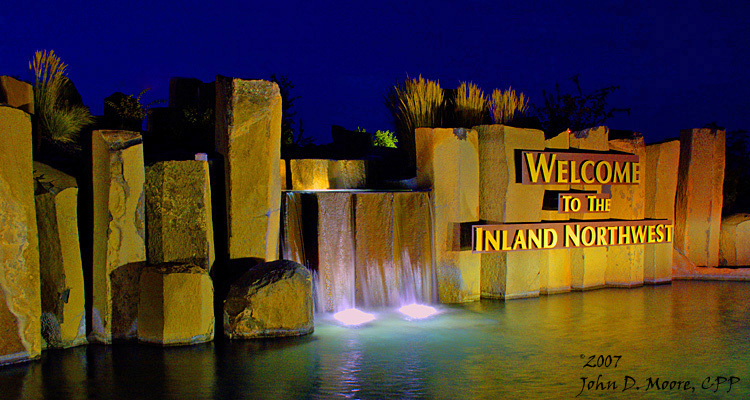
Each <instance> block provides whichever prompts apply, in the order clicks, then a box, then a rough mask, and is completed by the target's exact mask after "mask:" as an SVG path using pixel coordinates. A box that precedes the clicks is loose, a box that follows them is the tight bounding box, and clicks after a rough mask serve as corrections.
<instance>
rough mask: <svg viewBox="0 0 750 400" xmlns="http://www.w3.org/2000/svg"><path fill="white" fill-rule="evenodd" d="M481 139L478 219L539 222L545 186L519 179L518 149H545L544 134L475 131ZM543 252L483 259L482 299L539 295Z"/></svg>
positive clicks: (500, 128) (503, 129) (503, 128)
mask: <svg viewBox="0 0 750 400" xmlns="http://www.w3.org/2000/svg"><path fill="white" fill-rule="evenodd" d="M475 129H476V130H477V133H478V138H479V165H480V168H479V170H480V173H479V179H480V185H479V218H480V219H481V220H484V221H492V222H499V223H517V222H526V223H528V222H539V221H541V210H542V202H543V200H544V190H545V187H544V186H542V185H524V184H522V183H520V182H517V180H516V165H517V163H516V161H517V160H516V158H517V157H518V155H517V154H516V153H517V150H544V148H545V140H544V132H542V131H539V130H535V129H520V128H512V127H508V126H504V125H482V126H477V127H475ZM540 257H541V252H540V251H523V252H509V253H495V254H492V253H490V254H482V255H481V263H482V267H481V268H482V273H481V287H482V296H483V297H487V298H505V299H512V298H522V297H533V296H538V295H539V288H540V282H539V275H540V268H541V258H540Z"/></svg>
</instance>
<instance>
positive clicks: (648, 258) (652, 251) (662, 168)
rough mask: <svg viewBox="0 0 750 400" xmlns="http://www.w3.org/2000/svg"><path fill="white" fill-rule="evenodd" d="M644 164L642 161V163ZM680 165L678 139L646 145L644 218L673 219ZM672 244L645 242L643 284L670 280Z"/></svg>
mask: <svg viewBox="0 0 750 400" xmlns="http://www.w3.org/2000/svg"><path fill="white" fill-rule="evenodd" d="M641 165H643V164H641ZM679 165H680V142H679V141H677V140H673V141H671V142H665V143H658V144H651V145H648V146H646V171H645V172H646V173H645V176H643V177H641V179H645V183H646V218H653V219H667V220H670V221H672V222H674V204H675V192H676V191H677V171H678V168H679ZM673 250H674V245H673V243H659V244H650V245H646V248H645V249H644V258H643V281H644V282H646V283H660V282H669V281H671V280H672V251H673Z"/></svg>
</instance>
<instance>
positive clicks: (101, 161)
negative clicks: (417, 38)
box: [90, 130, 146, 343]
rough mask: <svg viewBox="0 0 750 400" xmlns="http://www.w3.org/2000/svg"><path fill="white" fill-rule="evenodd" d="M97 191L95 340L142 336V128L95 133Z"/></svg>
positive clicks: (143, 232) (143, 174) (143, 246)
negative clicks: (140, 321)
mask: <svg viewBox="0 0 750 400" xmlns="http://www.w3.org/2000/svg"><path fill="white" fill-rule="evenodd" d="M91 152H92V161H93V168H92V174H93V193H94V259H93V305H92V308H93V310H92V319H93V327H92V332H91V337H90V339H91V340H94V341H99V342H103V343H111V342H112V340H122V339H132V338H136V337H137V331H136V329H137V318H138V280H139V278H140V273H141V270H142V268H143V266H144V265H145V261H146V242H145V228H146V227H145V218H144V216H145V207H144V203H145V198H144V197H145V196H144V190H143V186H144V181H145V171H144V165H143V139H142V138H141V135H140V134H139V133H135V132H128V131H111V130H100V131H94V133H93V135H92V150H91Z"/></svg>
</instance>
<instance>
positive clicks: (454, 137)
mask: <svg viewBox="0 0 750 400" xmlns="http://www.w3.org/2000/svg"><path fill="white" fill-rule="evenodd" d="M415 137H416V157H417V185H419V187H422V188H431V189H432V193H431V202H432V210H433V218H434V219H433V227H434V228H433V232H434V235H435V243H434V246H435V266H436V269H435V270H436V274H437V282H438V293H439V300H440V301H441V302H443V303H461V302H467V301H476V300H479V297H480V293H481V287H480V255H479V254H473V253H472V252H471V250H463V251H462V250H461V248H460V228H459V227H460V223H462V222H476V221H478V220H479V153H478V141H477V132H476V131H474V130H471V129H463V128H456V129H442V128H436V129H431V128H419V129H417V130H416V132H415Z"/></svg>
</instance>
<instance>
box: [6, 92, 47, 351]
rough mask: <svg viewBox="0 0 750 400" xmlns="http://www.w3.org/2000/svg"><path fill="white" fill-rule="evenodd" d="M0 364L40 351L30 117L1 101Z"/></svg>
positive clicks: (36, 241) (37, 262)
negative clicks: (2, 103)
mask: <svg viewBox="0 0 750 400" xmlns="http://www.w3.org/2000/svg"><path fill="white" fill-rule="evenodd" d="M0 141H2V145H0V260H2V263H0V365H2V364H10V363H15V362H21V361H27V360H31V359H34V358H37V357H39V355H40V354H41V351H42V335H41V326H40V318H41V313H42V311H41V300H40V294H39V244H38V239H37V225H36V211H35V206H34V171H33V166H32V161H31V160H32V158H31V148H32V139H31V118H30V116H29V114H27V113H26V112H24V111H21V110H18V109H15V108H12V107H5V106H0Z"/></svg>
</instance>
